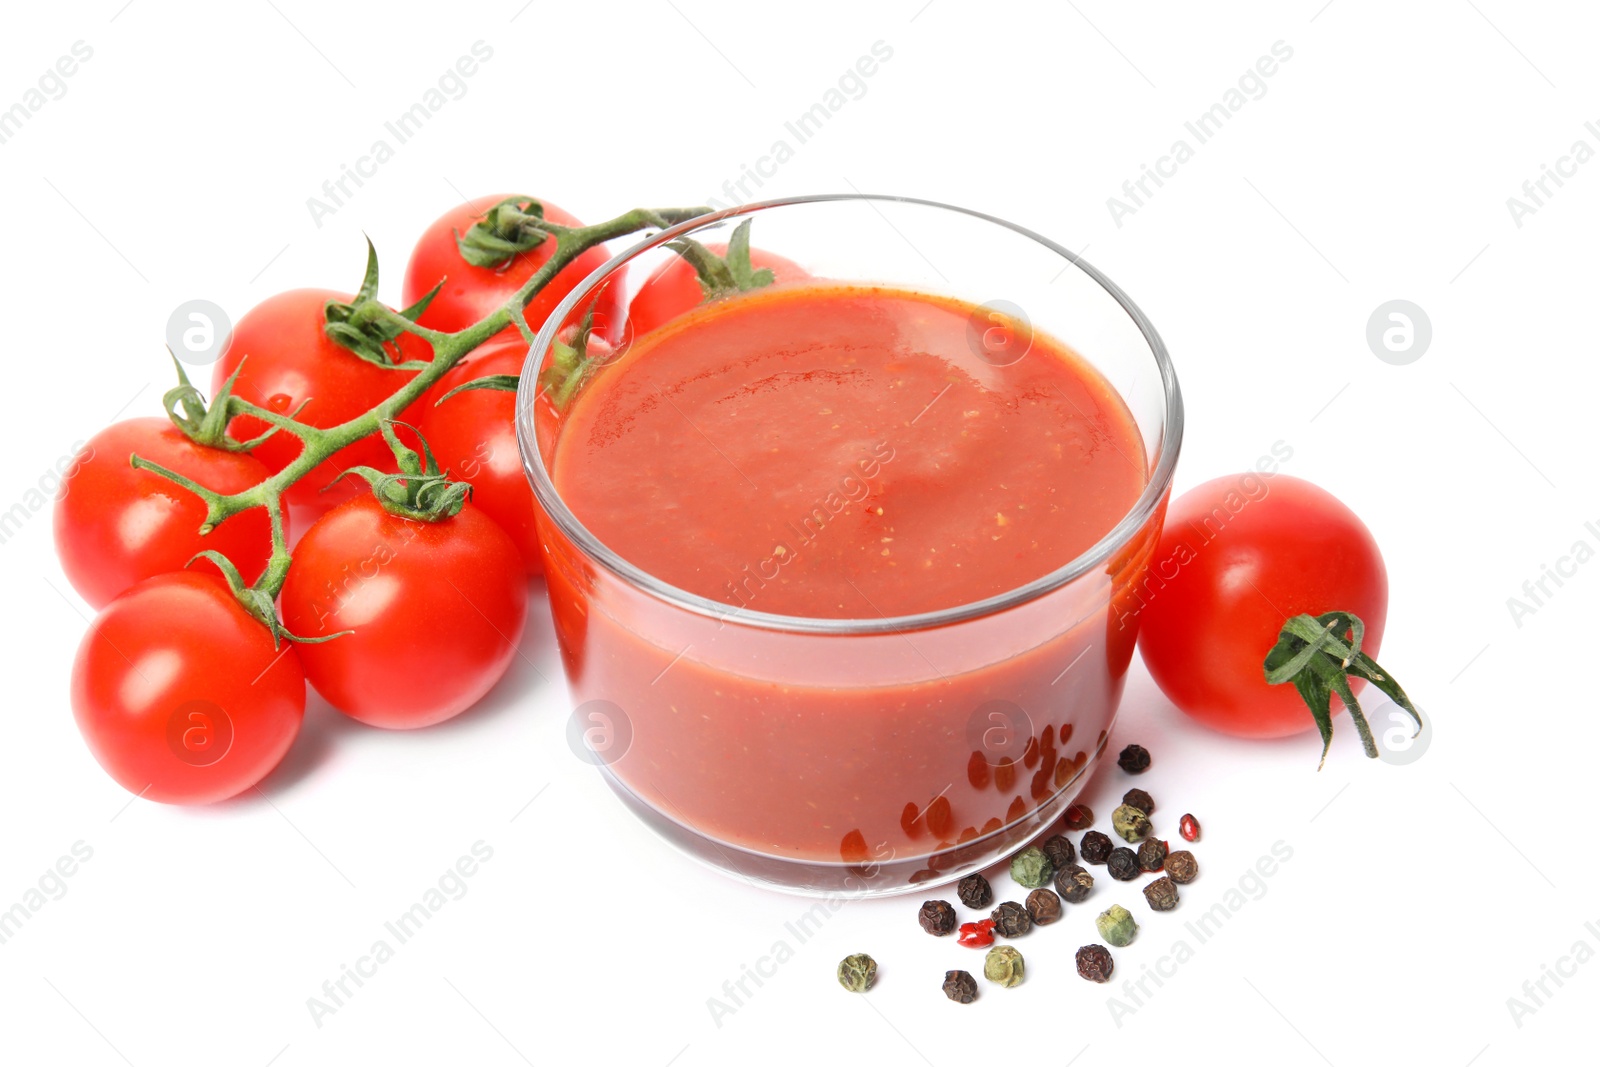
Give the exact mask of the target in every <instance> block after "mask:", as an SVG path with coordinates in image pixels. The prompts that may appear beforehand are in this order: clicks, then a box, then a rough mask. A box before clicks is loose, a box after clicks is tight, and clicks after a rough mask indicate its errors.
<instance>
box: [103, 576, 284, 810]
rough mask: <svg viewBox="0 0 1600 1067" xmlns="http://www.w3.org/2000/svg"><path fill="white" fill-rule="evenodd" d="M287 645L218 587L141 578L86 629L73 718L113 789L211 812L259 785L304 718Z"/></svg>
mask: <svg viewBox="0 0 1600 1067" xmlns="http://www.w3.org/2000/svg"><path fill="white" fill-rule="evenodd" d="M305 707H306V684H305V675H304V673H302V671H301V669H300V658H299V656H298V655H297V654H296V652H295V650H294V648H293V646H291V645H289V644H287V643H285V644H284V646H283V647H281V648H274V647H273V644H272V635H271V634H269V633H268V632H267V628H266V627H265V626H263V625H261V623H260V622H258V621H257V620H256V619H254V618H252V617H251V616H250V614H249V613H248V612H246V611H245V610H244V608H242V607H240V606H239V603H238V601H236V600H234V598H233V594H232V593H230V592H229V591H228V588H227V586H225V585H224V584H223V583H222V580H221V579H220V578H216V577H213V576H211V575H207V574H198V573H195V572H193V571H180V572H177V573H174V574H159V575H157V576H156V577H154V578H147V579H145V580H144V581H143V582H140V583H139V584H138V585H135V586H134V587H133V588H131V589H129V590H128V591H127V592H125V593H123V594H122V595H121V596H119V597H117V598H116V599H115V600H113V601H112V602H111V603H110V604H109V605H108V606H107V607H106V609H105V610H104V611H103V612H101V613H100V615H99V617H98V618H96V619H95V620H94V623H93V625H91V626H90V627H89V632H88V633H87V634H85V635H84V638H83V643H82V644H81V645H80V646H78V658H77V660H76V662H74V664H73V666H72V712H73V716H74V718H76V719H77V722H78V729H79V731H81V732H82V734H83V737H84V740H85V741H87V742H88V744H89V751H90V752H92V753H93V754H94V758H95V759H96V760H98V761H99V762H100V766H102V767H104V768H105V770H106V772H107V773H108V774H110V775H111V777H112V778H114V779H116V781H117V784H118V785H120V786H122V787H123V788H124V789H126V790H128V791H129V792H131V793H136V794H138V795H140V796H143V797H146V798H148V799H150V800H158V801H161V802H162V803H166V804H209V803H212V802H213V801H218V800H223V799H226V798H227V797H231V796H234V795H235V794H237V793H241V792H243V791H244V790H246V789H248V788H250V787H251V786H253V785H255V784H256V783H257V782H259V781H261V779H263V778H265V777H266V776H267V773H268V772H269V771H271V770H272V768H274V767H276V766H277V765H278V761H279V760H281V759H282V758H283V754H284V753H285V752H287V751H289V746H290V744H292V743H293V741H294V739H295V735H296V734H298V733H299V732H300V720H301V717H302V716H303V715H304V713H305Z"/></svg>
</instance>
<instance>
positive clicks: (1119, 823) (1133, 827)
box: [1111, 804, 1150, 841]
mask: <svg viewBox="0 0 1600 1067" xmlns="http://www.w3.org/2000/svg"><path fill="white" fill-rule="evenodd" d="M1111 828H1112V829H1113V830H1115V831H1116V832H1117V836H1118V837H1120V838H1122V839H1123V840H1124V841H1138V840H1140V839H1142V838H1143V837H1144V836H1145V835H1146V834H1148V833H1149V832H1150V816H1148V815H1146V814H1145V813H1144V812H1142V811H1140V810H1139V809H1138V808H1136V807H1134V806H1133V805H1132V804H1118V805H1117V810H1116V811H1114V812H1112V813H1111Z"/></svg>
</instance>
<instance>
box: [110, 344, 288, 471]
mask: <svg viewBox="0 0 1600 1067" xmlns="http://www.w3.org/2000/svg"><path fill="white" fill-rule="evenodd" d="M168 355H171V351H170V350H169V351H168ZM246 358H248V357H246ZM244 364H245V361H244V360H243V359H241V360H240V361H239V365H238V366H237V367H235V368H234V369H233V373H232V374H230V375H228V380H227V381H225V382H223V383H222V388H221V389H219V390H217V395H216V396H214V397H212V399H211V403H210V404H209V405H208V404H207V403H206V397H205V394H204V393H202V392H201V391H200V390H199V389H196V388H195V387H194V386H193V385H192V384H190V382H189V376H188V375H187V374H185V373H184V370H183V364H182V363H180V362H178V357H176V356H173V357H172V365H173V368H174V369H176V370H177V372H178V384H177V385H174V386H173V387H172V388H171V389H168V390H167V391H166V392H165V393H163V394H162V395H161V406H162V407H164V408H166V409H167V418H169V419H171V420H172V425H174V426H176V427H177V428H178V430H179V431H180V432H181V433H182V434H183V435H184V436H185V437H187V438H188V439H189V440H191V441H193V442H194V443H195V444H197V445H204V446H205V447H207V448H219V449H221V450H222V451H224V452H248V451H250V450H251V449H253V448H255V447H256V446H257V445H259V444H260V443H261V442H263V441H265V440H266V439H267V438H269V437H271V436H272V435H273V434H275V433H277V432H278V427H276V426H273V427H270V428H268V430H267V432H266V433H264V434H262V435H261V436H259V437H252V438H251V439H250V440H248V441H240V440H238V439H236V438H235V437H233V436H232V435H231V434H229V433H228V421H229V419H230V418H232V415H231V413H230V412H229V411H228V398H229V397H231V396H232V395H233V383H234V382H236V381H237V380H238V378H239V372H240V371H242V370H244ZM304 406H305V404H304V403H302V404H301V405H300V407H304ZM299 413H300V408H296V409H295V410H294V411H292V412H290V413H289V417H290V418H293V417H294V416H295V415H298V414H299ZM142 463H143V461H136V462H135V463H134V466H135V467H138V466H140V465H141V464H142ZM146 466H149V467H152V468H153V467H154V464H146Z"/></svg>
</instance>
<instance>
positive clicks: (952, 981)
mask: <svg viewBox="0 0 1600 1067" xmlns="http://www.w3.org/2000/svg"><path fill="white" fill-rule="evenodd" d="M1150 762H1151V760H1150V753H1149V752H1148V751H1146V750H1145V749H1144V748H1142V747H1140V746H1139V745H1129V746H1127V747H1126V748H1124V749H1123V750H1122V753H1121V755H1120V756H1119V757H1118V758H1117V765H1118V766H1119V767H1121V768H1122V769H1123V770H1124V771H1125V772H1127V773H1128V774H1143V773H1145V772H1146V771H1147V770H1149V769H1150ZM1155 811H1156V802H1155V798H1154V797H1152V796H1151V795H1150V794H1149V793H1147V792H1146V791H1145V790H1143V789H1139V788H1134V789H1129V790H1128V791H1127V793H1125V794H1124V795H1123V797H1122V803H1121V804H1120V805H1118V806H1117V809H1116V810H1115V811H1114V812H1112V815H1111V829H1112V830H1113V831H1114V832H1115V833H1116V835H1117V836H1118V837H1120V838H1122V839H1123V840H1124V841H1126V842H1128V845H1136V846H1137V851H1136V850H1135V849H1134V848H1130V847H1128V846H1116V847H1113V843H1112V839H1111V838H1110V837H1109V836H1107V835H1106V834H1104V833H1102V832H1101V831H1099V830H1094V829H1091V827H1092V826H1093V825H1094V821H1095V817H1094V811H1093V809H1091V808H1090V807H1089V806H1088V805H1086V804H1073V805H1070V806H1069V807H1068V808H1067V811H1066V815H1065V824H1066V828H1067V829H1068V830H1070V831H1074V832H1077V831H1085V832H1084V834H1083V837H1082V839H1081V840H1080V841H1079V843H1078V845H1077V847H1076V848H1074V847H1073V844H1072V842H1071V841H1070V840H1069V839H1068V838H1067V837H1065V836H1064V835H1062V834H1059V833H1057V834H1051V835H1050V836H1049V837H1047V838H1045V839H1044V840H1043V841H1042V842H1040V843H1039V844H1038V845H1029V846H1028V847H1026V848H1024V849H1022V851H1020V852H1018V853H1017V854H1016V855H1015V856H1013V857H1012V858H1011V864H1010V873H1011V879H1012V881H1014V882H1016V884H1017V885H1018V886H1020V887H1022V888H1023V889H1028V890H1031V892H1029V893H1028V895H1027V898H1026V901H1025V902H1024V903H1021V904H1019V903H1017V902H1016V901H1014V900H1007V901H1003V902H1001V903H1000V904H999V905H997V906H995V907H994V908H993V910H992V911H990V912H989V914H988V916H987V917H985V918H981V919H976V920H973V921H971V922H960V921H959V919H958V916H957V914H956V909H955V907H954V906H953V905H951V904H950V903H949V902H948V901H944V900H929V901H925V902H924V903H923V904H922V906H921V908H920V909H919V910H918V912H917V921H918V923H919V924H920V925H921V926H922V929H923V930H925V931H927V932H928V933H929V934H932V935H933V936H934V937H943V936H945V935H946V934H948V933H950V932H951V931H956V943H957V944H960V945H964V946H966V947H968V948H988V949H989V952H988V954H987V955H986V956H985V957H984V961H983V976H984V977H985V978H987V979H988V980H989V981H991V982H993V983H995V984H996V985H999V986H1001V987H1002V988H1009V987H1011V986H1015V985H1019V984H1021V982H1022V980H1023V975H1024V967H1023V959H1022V953H1021V952H1019V951H1018V950H1017V949H1016V948H1015V947H1013V946H1011V945H995V943H994V941H995V938H996V937H1002V938H1005V939H1006V940H1007V941H1011V940H1015V939H1017V938H1021V937H1024V936H1026V935H1027V934H1028V933H1029V931H1031V930H1032V929H1033V928H1034V927H1035V926H1049V925H1051V924H1052V923H1055V922H1057V921H1059V920H1060V919H1061V918H1062V916H1063V913H1064V907H1063V905H1072V904H1082V903H1083V902H1085V901H1086V900H1088V899H1089V896H1090V895H1091V893H1092V892H1093V890H1094V875H1092V874H1090V873H1089V871H1088V870H1087V869H1085V868H1084V866H1083V864H1084V863H1088V864H1105V866H1106V870H1107V873H1108V874H1110V875H1111V877H1112V878H1114V879H1116V880H1117V881H1121V882H1130V881H1134V880H1136V879H1137V878H1139V876H1140V875H1145V874H1155V875H1159V877H1156V878H1152V879H1150V880H1149V881H1147V882H1146V883H1145V884H1144V885H1143V886H1142V893H1143V896H1144V901H1145V903H1144V907H1145V908H1147V909H1148V910H1149V911H1152V912H1163V911H1172V910H1173V909H1174V908H1176V907H1177V906H1178V886H1180V885H1188V884H1189V883H1190V882H1192V881H1194V880H1195V878H1196V877H1197V876H1198V875H1199V873H1200V867H1199V864H1198V863H1197V862H1196V861H1195V858H1194V853H1192V852H1189V851H1188V850H1186V849H1185V850H1179V851H1177V852H1172V851H1169V850H1168V846H1167V842H1166V841H1164V840H1162V839H1160V838H1157V837H1153V836H1151V835H1152V834H1153V833H1154V824H1153V822H1152V821H1151V817H1152V816H1153V815H1154V814H1155ZM1178 834H1179V836H1181V837H1182V838H1183V839H1184V840H1185V841H1197V840H1199V838H1200V823H1199V822H1198V821H1196V819H1195V817H1194V816H1193V815H1190V814H1187V813H1186V814H1184V816H1183V817H1182V818H1181V819H1179V820H1178ZM1080 859H1081V860H1082V863H1079V862H1078V861H1079V860H1080ZM1052 886H1054V888H1051V887H1052ZM956 896H957V898H958V899H959V900H960V901H961V904H962V905H963V906H964V907H966V908H970V909H972V910H975V911H981V910H984V909H988V908H989V907H990V906H991V905H993V904H994V889H993V887H991V886H990V885H989V880H988V879H987V878H985V877H984V876H983V875H982V874H969V875H967V876H966V877H965V878H963V879H961V881H960V882H958V883H956ZM1094 924H1095V930H1096V932H1097V933H1098V934H1099V936H1100V939H1101V940H1102V941H1104V942H1106V943H1107V944H1110V945H1113V946H1115V947H1117V948H1123V947H1125V946H1127V945H1129V944H1132V943H1133V940H1134V938H1135V937H1137V936H1138V933H1139V924H1138V921H1137V920H1136V919H1135V918H1134V916H1133V912H1132V911H1130V910H1129V909H1128V908H1126V907H1124V906H1123V905H1121V904H1112V905H1110V906H1109V907H1107V908H1106V909H1105V910H1104V911H1102V912H1100V914H1099V915H1098V916H1097V917H1096V918H1095V921H1094ZM991 946H993V947H991ZM1075 963H1076V966H1077V971H1078V975H1079V976H1080V977H1082V978H1083V979H1085V980H1086V981H1090V982H1107V981H1110V980H1111V974H1112V971H1113V970H1114V968H1115V961H1114V960H1113V958H1112V956H1111V950H1110V949H1108V948H1106V946H1105V945H1102V944H1098V943H1096V944H1088V945H1084V946H1083V947H1082V948H1079V949H1078V950H1077V953H1076V956H1075ZM877 969H878V968H877V964H876V963H875V962H873V960H872V957H871V956H867V955H865V954H859V953H858V954H856V955H853V956H848V957H846V958H845V960H844V961H843V962H841V963H840V964H839V983H840V984H841V985H843V986H844V987H845V988H846V989H849V990H851V991H852V992H858V993H859V992H864V991H866V990H867V989H868V988H870V987H871V985H872V983H873V980H874V979H875V978H876V976H877ZM943 989H944V994H945V996H947V997H949V998H950V999H951V1000H953V1001H955V1002H956V1003H957V1004H971V1003H972V1002H973V1001H974V1000H976V999H977V998H978V983H977V981H976V980H975V979H974V978H973V977H972V975H971V974H970V973H969V972H968V971H966V970H950V971H946V972H945V973H944V978H943Z"/></svg>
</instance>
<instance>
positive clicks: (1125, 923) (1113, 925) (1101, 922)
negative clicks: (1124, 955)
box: [1094, 904, 1139, 948]
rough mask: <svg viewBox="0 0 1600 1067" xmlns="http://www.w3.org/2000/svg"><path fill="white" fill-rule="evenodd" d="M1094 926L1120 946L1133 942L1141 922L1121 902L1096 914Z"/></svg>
mask: <svg viewBox="0 0 1600 1067" xmlns="http://www.w3.org/2000/svg"><path fill="white" fill-rule="evenodd" d="M1094 928H1095V929H1096V930H1098V931H1100V936H1101V937H1103V938H1105V939H1106V941H1108V942H1109V943H1111V944H1113V945H1115V946H1117V947H1118V948H1122V947H1123V946H1124V945H1130V944H1132V943H1133V939H1134V937H1136V936H1137V935H1138V933H1139V924H1138V923H1136V922H1134V921H1133V914H1132V913H1131V912H1129V911H1128V909H1127V908H1124V907H1123V906H1122V905H1121V904H1113V905H1111V907H1109V908H1107V909H1106V910H1105V911H1102V912H1101V913H1100V914H1099V915H1097V916H1095V920H1094Z"/></svg>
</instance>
